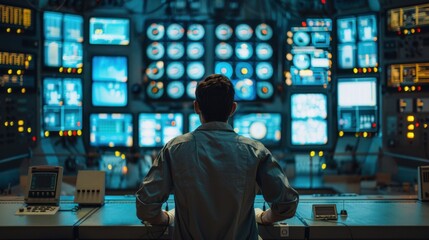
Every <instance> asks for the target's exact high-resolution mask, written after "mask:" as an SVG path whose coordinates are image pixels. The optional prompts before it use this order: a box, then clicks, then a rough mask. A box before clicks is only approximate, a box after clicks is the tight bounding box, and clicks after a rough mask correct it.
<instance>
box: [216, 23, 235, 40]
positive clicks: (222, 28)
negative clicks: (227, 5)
mask: <svg viewBox="0 0 429 240" xmlns="http://www.w3.org/2000/svg"><path fill="white" fill-rule="evenodd" d="M215 34H216V37H217V39H219V40H222V41H225V40H228V39H230V38H231V36H232V28H231V27H230V26H229V25H228V24H220V25H218V26H217V27H216V30H215Z"/></svg>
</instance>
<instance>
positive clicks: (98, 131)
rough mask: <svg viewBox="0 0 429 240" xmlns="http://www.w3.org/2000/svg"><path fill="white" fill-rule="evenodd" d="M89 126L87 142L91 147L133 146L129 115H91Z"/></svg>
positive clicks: (131, 123) (130, 116)
mask: <svg viewBox="0 0 429 240" xmlns="http://www.w3.org/2000/svg"><path fill="white" fill-rule="evenodd" d="M89 125H90V126H89V127H90V137H89V142H90V145H91V146H93V147H132V146H133V116H132V115H131V114H124V113H97V114H91V115H90V118H89Z"/></svg>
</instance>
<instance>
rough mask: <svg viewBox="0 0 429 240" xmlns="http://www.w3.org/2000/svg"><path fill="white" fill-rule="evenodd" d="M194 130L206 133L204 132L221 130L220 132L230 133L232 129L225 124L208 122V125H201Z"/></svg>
mask: <svg viewBox="0 0 429 240" xmlns="http://www.w3.org/2000/svg"><path fill="white" fill-rule="evenodd" d="M196 130H202V131H206V130H209V131H210V130H222V131H231V132H233V131H234V129H233V128H232V126H231V125H229V124H228V123H225V122H208V123H204V124H201V126H199V127H198V128H197V129H196Z"/></svg>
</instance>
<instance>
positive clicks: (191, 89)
mask: <svg viewBox="0 0 429 240" xmlns="http://www.w3.org/2000/svg"><path fill="white" fill-rule="evenodd" d="M197 85H198V82H197V81H190V82H189V83H188V85H187V86H186V94H187V95H188V97H189V98H192V99H195V90H196V89H197Z"/></svg>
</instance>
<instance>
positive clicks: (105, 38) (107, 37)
mask: <svg viewBox="0 0 429 240" xmlns="http://www.w3.org/2000/svg"><path fill="white" fill-rule="evenodd" d="M89 43H90V44H103V45H128V44H129V43H130V20H129V19H121V18H96V17H92V18H90V20H89Z"/></svg>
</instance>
